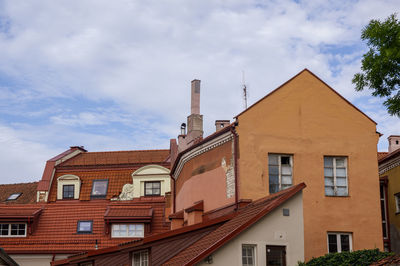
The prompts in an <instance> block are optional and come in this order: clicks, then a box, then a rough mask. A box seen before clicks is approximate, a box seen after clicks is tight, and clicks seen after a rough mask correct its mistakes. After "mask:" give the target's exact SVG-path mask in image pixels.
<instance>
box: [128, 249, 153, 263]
mask: <svg viewBox="0 0 400 266" xmlns="http://www.w3.org/2000/svg"><path fill="white" fill-rule="evenodd" d="M131 254H132V255H131V256H132V266H149V265H150V262H149V259H150V258H149V257H150V256H149V254H150V252H149V250H147V249H145V250H140V251H135V252H132V253H131ZM135 254H139V260H140V262H139V265H138V264H135ZM142 256H143V257H142Z"/></svg>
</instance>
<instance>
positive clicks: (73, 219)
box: [0, 198, 169, 254]
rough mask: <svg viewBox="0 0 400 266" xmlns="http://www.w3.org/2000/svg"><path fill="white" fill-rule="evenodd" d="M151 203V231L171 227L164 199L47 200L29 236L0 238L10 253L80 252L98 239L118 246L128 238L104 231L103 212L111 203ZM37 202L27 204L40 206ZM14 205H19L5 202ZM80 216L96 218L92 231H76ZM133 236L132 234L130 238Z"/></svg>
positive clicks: (88, 248)
mask: <svg viewBox="0 0 400 266" xmlns="http://www.w3.org/2000/svg"><path fill="white" fill-rule="evenodd" d="M121 204H124V205H131V206H151V208H152V209H153V211H154V212H153V218H152V220H151V226H150V227H151V230H152V231H151V234H158V233H161V232H165V231H167V230H169V223H165V218H164V206H165V200H164V199H162V200H160V198H158V200H154V199H152V200H147V199H146V198H140V199H136V200H132V201H126V202H124V203H120V202H112V203H110V202H109V201H107V200H97V201H91V202H79V201H70V202H56V203H48V204H44V205H43V207H44V209H43V211H42V213H41V215H40V218H39V219H38V224H37V227H36V230H35V231H34V232H33V233H32V235H28V236H27V237H18V238H16V237H13V238H0V246H1V247H3V248H4V250H5V251H6V252H7V253H9V254H15V253H78V252H82V251H87V250H93V249H95V244H96V240H97V243H98V247H99V248H105V247H111V246H115V245H117V244H119V243H122V242H126V241H127V240H129V238H111V237H110V235H109V234H105V227H106V224H105V221H104V214H105V212H106V210H107V207H108V206H118V205H121ZM37 206H38V204H31V205H29V206H28V205H27V207H30V208H33V207H37ZM6 207H7V208H9V209H15V208H16V206H15V205H13V206H6ZM78 220H93V233H92V234H77V222H78ZM130 239H131V238H130Z"/></svg>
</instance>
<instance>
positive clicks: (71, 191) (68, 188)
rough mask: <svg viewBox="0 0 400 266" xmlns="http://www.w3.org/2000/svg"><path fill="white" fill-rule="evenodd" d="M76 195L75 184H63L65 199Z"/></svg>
mask: <svg viewBox="0 0 400 266" xmlns="http://www.w3.org/2000/svg"><path fill="white" fill-rule="evenodd" d="M74 195H75V185H63V199H73V198H74Z"/></svg>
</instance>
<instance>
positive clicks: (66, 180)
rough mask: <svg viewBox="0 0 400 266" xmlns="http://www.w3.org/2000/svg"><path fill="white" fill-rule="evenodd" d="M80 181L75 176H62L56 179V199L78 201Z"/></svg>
mask: <svg viewBox="0 0 400 266" xmlns="http://www.w3.org/2000/svg"><path fill="white" fill-rule="evenodd" d="M80 190H81V179H80V178H79V177H78V176H76V175H63V176H60V177H59V178H57V199H58V200H62V199H79V193H80Z"/></svg>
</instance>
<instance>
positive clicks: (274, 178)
mask: <svg viewBox="0 0 400 266" xmlns="http://www.w3.org/2000/svg"><path fill="white" fill-rule="evenodd" d="M292 166H293V157H292V155H281V154H269V155H268V172H269V193H271V194H272V193H275V192H278V191H280V190H283V189H285V188H288V187H290V186H292Z"/></svg>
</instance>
